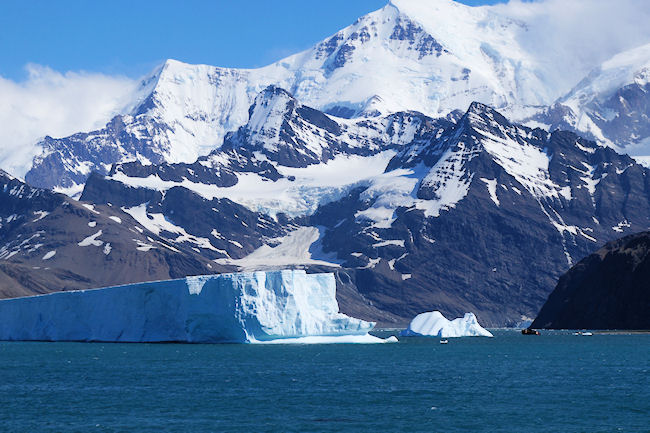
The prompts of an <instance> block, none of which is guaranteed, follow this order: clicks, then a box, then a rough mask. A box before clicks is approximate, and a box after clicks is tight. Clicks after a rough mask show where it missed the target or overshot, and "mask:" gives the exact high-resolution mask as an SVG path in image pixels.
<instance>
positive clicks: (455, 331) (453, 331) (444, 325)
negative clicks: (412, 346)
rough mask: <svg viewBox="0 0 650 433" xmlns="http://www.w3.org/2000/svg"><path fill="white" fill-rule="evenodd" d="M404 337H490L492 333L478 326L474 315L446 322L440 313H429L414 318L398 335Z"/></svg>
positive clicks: (466, 314) (470, 314)
mask: <svg viewBox="0 0 650 433" xmlns="http://www.w3.org/2000/svg"><path fill="white" fill-rule="evenodd" d="M400 335H401V336H404V337H416V336H433V337H441V338H450V337H492V336H493V335H492V333H491V332H490V331H488V330H487V329H485V328H483V327H482V326H481V325H479V324H478V320H477V319H476V316H475V315H474V313H465V316H463V317H459V318H457V319H454V320H448V319H447V318H446V317H445V316H443V315H442V313H441V312H440V311H431V312H428V313H422V314H418V315H417V316H415V318H414V319H413V320H411V323H410V324H409V327H408V328H406V329H405V330H404V331H402V332H401V333H400Z"/></svg>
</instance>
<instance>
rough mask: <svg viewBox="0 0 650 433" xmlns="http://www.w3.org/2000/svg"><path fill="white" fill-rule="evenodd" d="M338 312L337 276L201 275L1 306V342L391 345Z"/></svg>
mask: <svg viewBox="0 0 650 433" xmlns="http://www.w3.org/2000/svg"><path fill="white" fill-rule="evenodd" d="M374 325H375V324H374V323H373V322H366V321H363V320H360V319H355V318H352V317H348V316H346V315H345V314H342V313H340V312H339V308H338V303H337V301H336V283H335V279H334V275H333V274H331V273H327V274H307V273H306V272H305V271H304V270H280V271H268V272H252V273H233V274H221V275H202V276H195V277H187V278H183V279H176V280H166V281H155V282H146V283H137V284H128V285H123V286H115V287H107V288H101V289H90V290H77V291H67V292H57V293H51V294H47V295H39V296H31V297H24V298H14V299H5V300H1V301H0V340H14V341H15V340H37V341H105V342H190V343H249V342H273V341H276V340H280V341H281V342H297V343H320V342H363V343H374V342H384V341H387V340H382V339H380V338H377V337H374V336H371V335H369V334H368V331H370V330H371V329H372V328H373V327H374Z"/></svg>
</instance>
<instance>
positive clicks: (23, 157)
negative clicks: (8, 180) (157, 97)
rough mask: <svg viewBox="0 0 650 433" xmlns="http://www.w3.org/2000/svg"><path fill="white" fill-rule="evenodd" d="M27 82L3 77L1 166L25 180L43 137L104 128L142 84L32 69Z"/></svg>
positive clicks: (0, 84)
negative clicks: (39, 141) (37, 144)
mask: <svg viewBox="0 0 650 433" xmlns="http://www.w3.org/2000/svg"><path fill="white" fill-rule="evenodd" d="M26 68H27V72H28V76H27V79H26V80H24V81H21V82H15V81H12V80H9V79H6V78H3V77H1V76H0V168H2V169H4V170H5V171H8V172H9V173H11V174H13V175H16V176H20V177H23V176H24V175H25V173H26V171H27V170H28V169H29V167H30V165H31V160H32V158H33V157H34V156H35V155H36V154H38V152H39V151H40V149H39V148H38V147H37V146H36V143H37V142H38V140H39V139H40V138H41V137H44V136H45V135H50V136H52V137H64V136H67V135H70V134H73V133H75V132H79V131H89V130H92V129H95V128H98V127H101V126H103V125H104V124H105V123H106V122H107V121H108V120H110V118H111V117H112V116H113V115H115V114H117V113H118V112H120V111H121V110H123V109H124V108H125V107H126V106H128V105H129V103H131V98H132V97H133V96H132V95H133V94H134V92H135V90H136V88H137V85H138V80H133V79H130V78H126V77H120V76H108V75H103V74H98V73H86V72H66V73H63V74H62V73H60V72H57V71H54V70H52V69H50V68H47V67H44V66H39V65H28V66H27V67H26Z"/></svg>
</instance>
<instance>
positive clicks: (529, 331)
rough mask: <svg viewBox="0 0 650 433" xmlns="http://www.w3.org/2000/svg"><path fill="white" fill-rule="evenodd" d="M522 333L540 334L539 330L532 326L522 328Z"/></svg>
mask: <svg viewBox="0 0 650 433" xmlns="http://www.w3.org/2000/svg"><path fill="white" fill-rule="evenodd" d="M521 333H522V334H524V335H539V331H538V330H537V329H532V328H526V329H522V330H521Z"/></svg>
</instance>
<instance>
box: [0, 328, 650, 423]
mask: <svg viewBox="0 0 650 433" xmlns="http://www.w3.org/2000/svg"><path fill="white" fill-rule="evenodd" d="M494 334H495V338H462V339H449V344H445V345H443V344H439V340H438V339H426V338H410V339H408V340H403V341H401V342H400V343H396V344H374V345H356V344H338V345H191V344H103V343H28V342H0V431H2V432H167V431H170V432H221V431H242V432H266V431H269V432H271V431H273V432H274V431H283V432H308V431H324V432H340V431H346V432H348V431H363V432H420V431H422V432H483V431H485V432H590V433H592V432H619V431H622V432H650V335H648V334H627V335H625V334H623V335H600V334H595V335H593V336H591V337H586V336H575V335H572V334H571V333H567V332H544V333H543V335H541V336H523V335H521V334H519V333H518V332H516V331H494Z"/></svg>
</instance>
